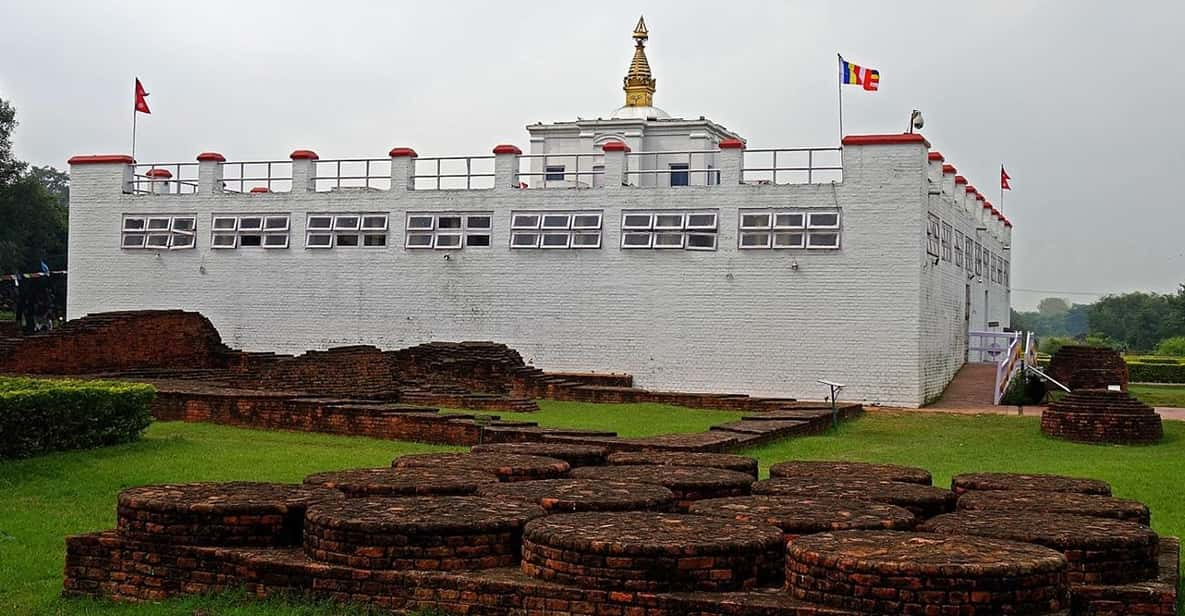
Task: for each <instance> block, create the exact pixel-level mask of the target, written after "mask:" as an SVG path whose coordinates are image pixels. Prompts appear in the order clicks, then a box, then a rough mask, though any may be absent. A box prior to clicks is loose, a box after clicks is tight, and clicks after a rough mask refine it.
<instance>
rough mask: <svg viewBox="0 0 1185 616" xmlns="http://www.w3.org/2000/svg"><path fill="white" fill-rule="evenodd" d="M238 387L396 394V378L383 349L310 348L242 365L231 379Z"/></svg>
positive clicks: (386, 396) (378, 395) (348, 394)
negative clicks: (302, 351) (292, 355)
mask: <svg viewBox="0 0 1185 616" xmlns="http://www.w3.org/2000/svg"><path fill="white" fill-rule="evenodd" d="M233 382H234V384H235V385H237V386H239V387H250V388H253V389H264V390H268V391H306V392H312V393H316V394H317V395H324V396H346V397H353V398H374V399H393V398H398V396H399V391H398V389H399V388H398V383H399V378H398V375H397V374H396V373H394V372H393V371H392V366H391V364H390V362H388V361H387V359H386V357H385V356H384V353H383V352H382V351H380V350H379V349H377V348H375V347H372V346H350V347H338V348H334V349H329V350H328V351H309V352H308V353H305V354H303V355H298V356H296V357H290V356H277V357H274V358H268V359H266V360H260V361H255V362H248V363H247V365H245V366H243V368H242V372H241V374H239V375H238V376H236V377H235V378H234V379H233Z"/></svg>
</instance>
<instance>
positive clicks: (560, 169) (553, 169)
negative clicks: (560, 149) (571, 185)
mask: <svg viewBox="0 0 1185 616" xmlns="http://www.w3.org/2000/svg"><path fill="white" fill-rule="evenodd" d="M537 168H538V167H536V169H537ZM543 171H544V173H545V174H546V175H544V176H543V179H544V180H545V181H548V182H563V181H564V166H563V165H548V166H546V167H544V168H543Z"/></svg>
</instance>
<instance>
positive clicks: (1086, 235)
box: [0, 0, 1185, 309]
mask: <svg viewBox="0 0 1185 616" xmlns="http://www.w3.org/2000/svg"><path fill="white" fill-rule="evenodd" d="M639 13H644V14H645V16H646V22H647V25H648V26H649V28H650V34H651V38H650V44H649V46H648V55H649V58H650V65H651V67H652V69H653V71H654V74H655V77H656V78H657V79H658V92H657V94H656V95H655V104H656V105H657V106H659V107H662V108H664V109H666V110H667V111H668V112H670V113H671V114H672V115H675V116H682V117H698V116H700V115H705V116H707V117H709V118H711V119H713V120H715V121H717V122H719V123H721V124H724V125H725V126H727V127H729V128H730V129H733V130H735V131H738V132H739V133H741V134H742V135H744V136H745V137H746V138H747V139H748V141H749V144H750V147H794V146H825V145H835V144H836V142H837V139H838V136H837V134H838V129H837V122H836V115H837V113H836V96H837V95H836V79H837V77H836V75H837V69H836V59H835V54H836V53H837V52H841V53H843V54H844V56H845V57H846V58H848V59H849V60H850V61H852V62H856V63H858V64H861V65H864V66H870V67H873V68H876V69H879V70H880V73H881V89H880V92H877V93H875V94H873V93H865V92H862V91H860V90H859V89H858V88H848V89H847V90H845V93H844V102H845V113H844V123H845V125H844V128H845V131H846V132H847V133H849V134H854V133H888V132H901V131H903V130H904V128H905V124H906V120H907V118H908V116H909V111H910V110H911V109H913V108H918V109H921V110H923V112H924V113H925V117H926V128H925V129H924V130H923V131H922V132H923V133H924V134H925V135H926V136H927V137H928V138H929V139H930V141H931V143H932V144H933V147H934V149H936V150H939V151H941V152H943V153H944V154H945V155H946V159H947V162H950V163H952V164H954V165H955V166H957V167H958V168H959V171H960V173H962V174H963V175H966V176H967V178H968V179H969V180H970V181H971V183H972V184H974V185H976V186H978V187H979V188H980V189H981V190H982V192H984V193H985V194H986V195H987V196H988V198H989V200H991V201H992V202H993V203H996V205H997V206H999V203H998V194H999V193H998V190H997V187H998V180H997V178H998V170H999V165H1000V163H1001V162H1002V161H1003V162H1004V163H1005V164H1006V165H1007V167H1008V171H1009V173H1010V174H1011V175H1012V177H1013V188H1014V190H1013V191H1012V192H1011V193H1009V194H1008V195H1007V196H1006V198H1005V199H1006V201H1005V204H1004V212H1005V215H1006V216H1008V217H1009V218H1010V219H1011V220H1012V221H1013V223H1014V224H1015V225H1016V228H1015V234H1014V238H1015V241H1014V251H1013V277H1012V282H1013V286H1014V288H1015V291H1014V294H1013V303H1014V305H1015V306H1016V307H1018V308H1020V309H1028V308H1031V307H1033V306H1035V304H1036V302H1037V300H1039V299H1040V298H1041V297H1045V296H1048V295H1056V296H1063V297H1066V298H1068V299H1070V300H1073V301H1079V302H1087V301H1092V300H1093V299H1094V298H1095V296H1094V295H1091V293H1105V292H1119V291H1129V290H1153V291H1160V292H1169V291H1173V290H1175V289H1176V286H1177V285H1178V284H1179V283H1181V282H1185V199H1183V198H1182V197H1181V195H1182V191H1183V190H1185V189H1183V187H1182V186H1181V179H1182V178H1183V177H1185V154H1182V149H1183V148H1185V81H1183V77H1182V76H1183V75H1185V68H1183V63H1185V53H1183V52H1185V43H1182V40H1183V36H1182V34H1181V31H1182V25H1183V24H1185V2H1180V1H1179V0H1178V1H1169V0H1165V1H1163V2H1133V1H1126V2H1115V1H1073V2H1071V1H1069V0H1065V1H1062V2H1040V3H1038V2H1004V1H981V2H955V3H952V2H908V3H907V2H850V1H848V2H821V1H820V2H814V3H809V4H807V3H799V2H795V3H789V2H787V3H781V2H778V3H775V2H763V3H757V2H723V3H722V2H718V1H716V2H696V1H690V0H680V1H678V2H610V1H601V2H595V3H579V4H577V3H567V2H546V3H545V2H534V3H525V2H524V3H511V2H505V1H503V2H489V3H476V2H473V3H460V2H369V3H368V2H346V1H341V0H339V1H335V2H324V1H321V2H307V1H304V0H288V1H285V2H274V3H272V2H244V1H241V0H240V1H238V2H221V1H212V0H194V1H190V2H159V1H157V2H151V3H148V2H144V3H134V2H123V3H115V2H99V1H90V2H66V1H55V2H33V1H25V2H19V3H18V2H5V3H4V6H3V7H0V58H3V59H4V60H3V62H2V63H0V98H4V99H7V100H9V101H10V102H12V103H13V104H14V105H15V106H16V107H17V113H18V120H19V121H20V127H19V128H18V129H17V132H16V136H15V140H16V152H17V154H18V156H20V157H21V158H23V159H25V160H28V161H30V162H32V163H34V164H50V165H53V166H55V167H58V168H65V161H66V159H67V158H69V157H70V156H71V155H73V154H80V153H110V152H117V153H124V152H127V151H128V150H130V141H131V137H130V133H131V116H132V113H131V110H132V80H133V78H134V77H137V76H138V77H140V79H141V80H142V81H143V82H144V84H145V86H146V88H147V89H148V90H149V92H150V93H151V96H150V97H149V104H150V105H151V107H152V115H151V116H140V124H139V126H140V128H139V131H140V134H139V141H138V150H137V158H138V159H140V160H141V161H192V160H193V157H194V156H195V155H196V154H197V153H198V152H201V151H204V150H215V151H219V152H222V153H223V154H225V155H226V156H227V158H228V159H231V160H236V159H238V160H244V159H250V160H259V159H285V158H286V157H287V154H288V152H290V151H291V150H293V149H294V148H298V147H300V148H311V149H314V150H316V151H317V152H318V153H319V154H320V155H321V157H322V158H341V157H382V156H384V155H385V153H386V152H387V150H389V149H390V148H391V147H392V146H411V147H414V148H415V149H416V150H417V151H418V152H419V153H420V155H421V156H432V155H451V154H480V153H487V152H489V150H490V148H491V147H492V146H493V145H494V144H496V143H516V144H519V145H520V146H522V147H523V148H524V149H525V148H526V145H527V138H526V132H525V130H524V129H523V126H524V125H525V124H527V123H531V122H535V121H545V122H550V121H563V120H571V119H574V118H575V117H576V116H584V117H596V116H599V115H607V114H608V113H609V112H610V111H611V110H613V109H614V108H616V107H618V106H619V105H621V104H622V102H623V96H624V95H623V93H622V91H621V79H622V76H623V75H624V73H625V70H626V67H627V66H628V64H629V60H630V57H631V55H632V41H631V39H630V32H631V30H632V28H633V25H634V22H635V21H636V20H637V17H638V14H639ZM1030 290H1036V291H1030ZM1047 291H1059V292H1060V293H1054V292H1047ZM1066 292H1074V293H1081V295H1071V294H1068V293H1066Z"/></svg>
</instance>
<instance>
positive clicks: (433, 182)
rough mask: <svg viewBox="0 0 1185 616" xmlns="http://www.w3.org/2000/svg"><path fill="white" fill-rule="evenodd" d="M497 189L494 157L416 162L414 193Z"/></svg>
mask: <svg viewBox="0 0 1185 616" xmlns="http://www.w3.org/2000/svg"><path fill="white" fill-rule="evenodd" d="M493 187H494V157H493V156H437V157H433V158H417V159H415V172H414V173H413V174H412V188H413V190H484V189H490V188H493Z"/></svg>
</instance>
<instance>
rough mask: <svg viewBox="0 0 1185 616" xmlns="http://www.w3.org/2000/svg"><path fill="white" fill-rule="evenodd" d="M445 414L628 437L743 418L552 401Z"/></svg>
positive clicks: (673, 409) (721, 413) (672, 409)
mask: <svg viewBox="0 0 1185 616" xmlns="http://www.w3.org/2000/svg"><path fill="white" fill-rule="evenodd" d="M444 412H446V413H470V414H478V415H481V414H488V415H499V416H501V417H502V418H503V419H509V420H517V419H522V420H524V421H534V422H537V423H538V424H539V425H540V426H544V427H559V428H582V429H585V430H609V431H612V432H617V434H618V435H619V436H626V437H639V436H653V435H655V434H674V433H685V432H703V431H705V430H707V429H708V428H710V427H712V426H714V425H716V424H722V423H726V422H729V421H736V420H737V419H740V418H741V415H743V413H734V412H730V411H705V410H699V409H685V408H678V407H672V406H666V405H664V404H591V403H588V402H556V401H552V400H540V401H539V411H538V412H535V413H507V412H499V411H489V412H488V413H487V412H484V411H468V410H464V409H445V410H444Z"/></svg>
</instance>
